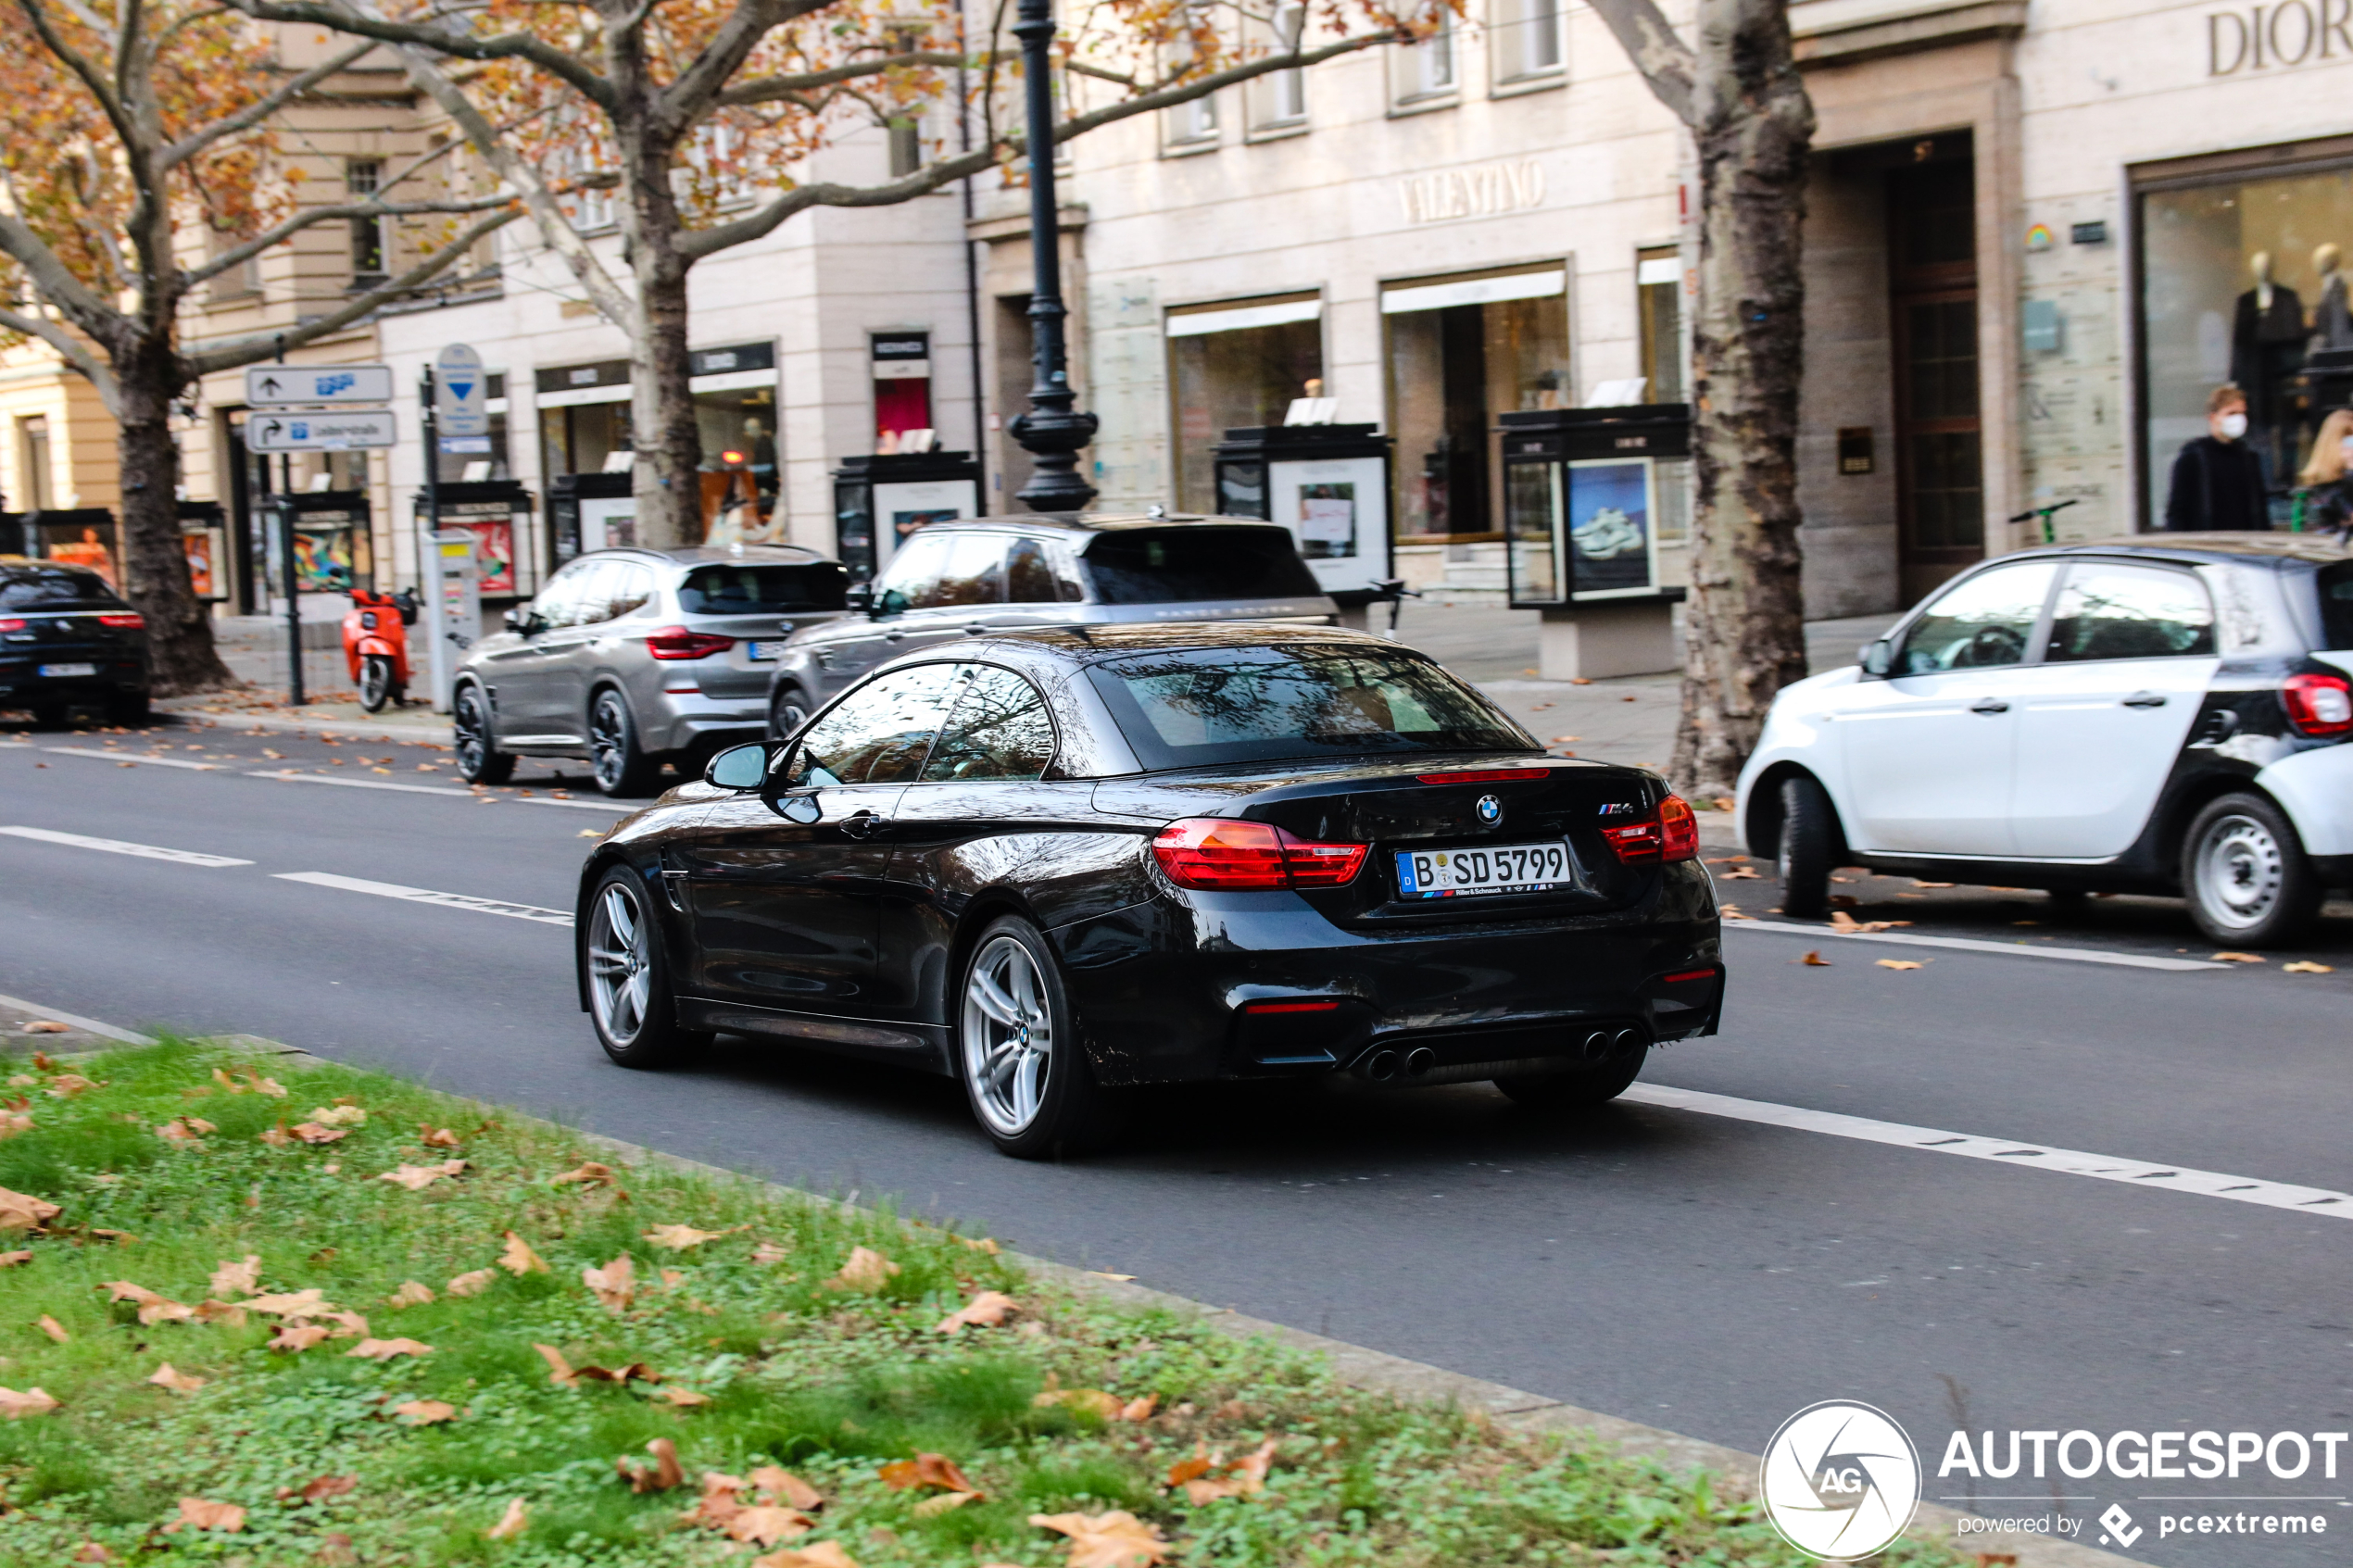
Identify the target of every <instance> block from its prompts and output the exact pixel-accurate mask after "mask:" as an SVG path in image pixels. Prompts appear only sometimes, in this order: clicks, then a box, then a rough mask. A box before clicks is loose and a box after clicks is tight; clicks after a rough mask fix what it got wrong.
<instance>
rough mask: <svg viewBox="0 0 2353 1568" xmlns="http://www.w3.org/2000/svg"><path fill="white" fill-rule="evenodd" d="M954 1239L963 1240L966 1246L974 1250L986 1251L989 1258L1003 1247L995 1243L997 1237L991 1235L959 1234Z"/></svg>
mask: <svg viewBox="0 0 2353 1568" xmlns="http://www.w3.org/2000/svg"><path fill="white" fill-rule="evenodd" d="M956 1239H957V1240H958V1241H961V1242H963V1244H964V1245H965V1246H966V1247H969V1248H972V1249H973V1250H974V1251H975V1252H986V1253H988V1255H989V1256H990V1257H991V1258H994V1257H996V1256H997V1254H999V1253H1000V1252H1002V1251H1003V1250H1004V1248H1001V1247H1000V1246H998V1245H997V1238H996V1237H995V1236H958V1237H957V1238H956Z"/></svg>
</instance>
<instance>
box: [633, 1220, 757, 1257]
mask: <svg viewBox="0 0 2353 1568" xmlns="http://www.w3.org/2000/svg"><path fill="white" fill-rule="evenodd" d="M750 1228H751V1227H750V1226H749V1225H737V1226H736V1227H735V1229H734V1230H724V1231H698V1230H697V1229H695V1227H694V1226H692V1225H656V1226H655V1227H654V1228H653V1229H651V1230H649V1231H648V1232H647V1233H646V1239H647V1240H648V1241H650V1242H652V1243H653V1244H654V1245H655V1246H656V1247H666V1248H669V1249H670V1250H671V1251H673V1252H684V1251H685V1250H686V1248H689V1247H700V1246H701V1245H702V1244H703V1243H704V1242H706V1241H711V1240H714V1239H716V1238H717V1237H720V1236H733V1235H735V1234H736V1231H741V1230H749V1229H750Z"/></svg>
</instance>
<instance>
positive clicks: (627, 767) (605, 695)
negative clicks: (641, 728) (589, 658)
mask: <svg viewBox="0 0 2353 1568" xmlns="http://www.w3.org/2000/svg"><path fill="white" fill-rule="evenodd" d="M588 754H589V757H590V759H592V760H591V766H592V767H593V768H594V770H595V771H596V776H597V787H598V789H599V790H602V791H603V792H604V793H605V794H607V795H646V794H649V793H651V791H652V789H653V787H654V780H655V779H656V778H658V777H659V776H660V775H661V762H660V760H658V759H655V758H651V757H648V756H647V755H646V753H645V750H644V748H643V747H641V746H638V744H637V721H636V720H635V719H634V718H632V717H630V713H629V699H628V698H626V697H624V696H622V695H621V693H620V692H618V691H616V690H614V689H613V688H612V687H610V686H607V687H605V688H604V690H602V691H600V692H598V694H597V696H596V700H595V701H593V702H591V703H590V704H589V705H588Z"/></svg>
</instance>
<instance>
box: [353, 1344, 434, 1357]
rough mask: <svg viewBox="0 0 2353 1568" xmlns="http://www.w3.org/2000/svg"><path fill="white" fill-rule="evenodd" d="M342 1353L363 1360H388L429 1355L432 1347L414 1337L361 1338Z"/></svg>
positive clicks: (431, 1352)
mask: <svg viewBox="0 0 2353 1568" xmlns="http://www.w3.org/2000/svg"><path fill="white" fill-rule="evenodd" d="M344 1354H345V1355H346V1356H357V1357H359V1359H360V1360H361V1361H390V1360H392V1358H393V1357H395V1356H430V1355H432V1354H433V1347H432V1346H430V1345H423V1344H420V1343H419V1342H417V1341H416V1340H414V1339H362V1340H361V1341H360V1342H359V1344H358V1345H356V1346H354V1347H353V1348H350V1349H348V1350H346V1351H345V1352H344Z"/></svg>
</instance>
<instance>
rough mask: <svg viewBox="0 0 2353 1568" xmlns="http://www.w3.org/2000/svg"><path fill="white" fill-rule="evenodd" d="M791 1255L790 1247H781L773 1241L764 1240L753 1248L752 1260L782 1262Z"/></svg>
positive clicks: (757, 1261) (756, 1261)
mask: <svg viewBox="0 0 2353 1568" xmlns="http://www.w3.org/2000/svg"><path fill="white" fill-rule="evenodd" d="M791 1256H792V1251H791V1249H790V1248H784V1247H779V1246H777V1245H776V1244H775V1243H774V1242H773V1241H763V1242H761V1244H760V1245H759V1246H757V1247H755V1248H752V1249H751V1261H753V1262H755V1263H781V1262H783V1261H785V1260H786V1259H787V1258H789V1257H791Z"/></svg>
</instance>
